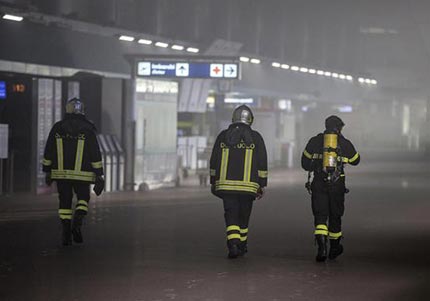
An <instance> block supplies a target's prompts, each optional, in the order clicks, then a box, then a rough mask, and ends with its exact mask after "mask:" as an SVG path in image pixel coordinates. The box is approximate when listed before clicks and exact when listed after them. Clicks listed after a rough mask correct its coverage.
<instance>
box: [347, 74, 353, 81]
mask: <svg viewBox="0 0 430 301" xmlns="http://www.w3.org/2000/svg"><path fill="white" fill-rule="evenodd" d="M346 79H347V80H353V79H354V78H353V77H352V76H351V75H347V76H346Z"/></svg>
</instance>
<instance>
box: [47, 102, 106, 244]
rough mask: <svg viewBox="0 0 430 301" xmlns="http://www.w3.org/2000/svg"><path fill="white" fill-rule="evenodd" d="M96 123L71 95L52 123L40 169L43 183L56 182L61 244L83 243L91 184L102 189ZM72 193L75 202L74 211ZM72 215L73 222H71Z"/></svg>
mask: <svg viewBox="0 0 430 301" xmlns="http://www.w3.org/2000/svg"><path fill="white" fill-rule="evenodd" d="M95 131H96V129H95V126H94V124H92V123H91V122H90V121H89V120H87V119H86V117H85V115H84V104H83V103H82V102H81V101H80V100H79V99H77V98H74V99H72V100H70V101H68V102H67V104H66V114H65V117H64V119H63V120H61V121H59V122H57V123H56V124H54V126H53V127H52V129H51V132H50V133H49V137H48V140H47V142H46V146H45V154H44V159H43V162H42V164H43V171H44V172H45V173H46V184H48V185H51V183H52V182H53V181H55V182H56V183H57V189H58V193H59V199H60V205H59V210H58V213H59V216H60V220H61V223H62V226H63V235H62V240H63V245H65V246H67V245H70V244H71V243H72V236H73V240H74V241H75V242H76V243H82V242H83V239H82V233H81V226H82V222H83V219H84V217H85V215H86V214H87V212H88V202H89V200H90V184H92V183H95V186H94V191H95V192H96V194H97V195H100V194H101V192H102V190H103V189H104V179H103V165H102V158H101V154H100V148H99V144H98V142H97V138H96V134H95ZM73 192H75V194H76V196H77V204H76V207H75V212H74V214H73V209H72V200H73ZM72 218H73V223H72Z"/></svg>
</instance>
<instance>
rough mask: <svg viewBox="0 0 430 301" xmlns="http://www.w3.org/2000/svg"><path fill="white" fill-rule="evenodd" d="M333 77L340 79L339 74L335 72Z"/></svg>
mask: <svg viewBox="0 0 430 301" xmlns="http://www.w3.org/2000/svg"><path fill="white" fill-rule="evenodd" d="M331 77H333V78H338V77H339V74H337V73H335V72H334V73H332V74H331Z"/></svg>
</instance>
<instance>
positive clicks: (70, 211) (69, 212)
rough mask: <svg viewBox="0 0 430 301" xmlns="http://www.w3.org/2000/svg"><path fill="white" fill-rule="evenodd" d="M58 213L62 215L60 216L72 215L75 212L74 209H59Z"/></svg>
mask: <svg viewBox="0 0 430 301" xmlns="http://www.w3.org/2000/svg"><path fill="white" fill-rule="evenodd" d="M58 213H60V214H72V213H73V210H72V209H59V210H58Z"/></svg>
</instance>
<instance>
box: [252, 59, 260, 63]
mask: <svg viewBox="0 0 430 301" xmlns="http://www.w3.org/2000/svg"><path fill="white" fill-rule="evenodd" d="M251 63H253V64H260V63H261V61H260V60H259V59H251Z"/></svg>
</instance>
